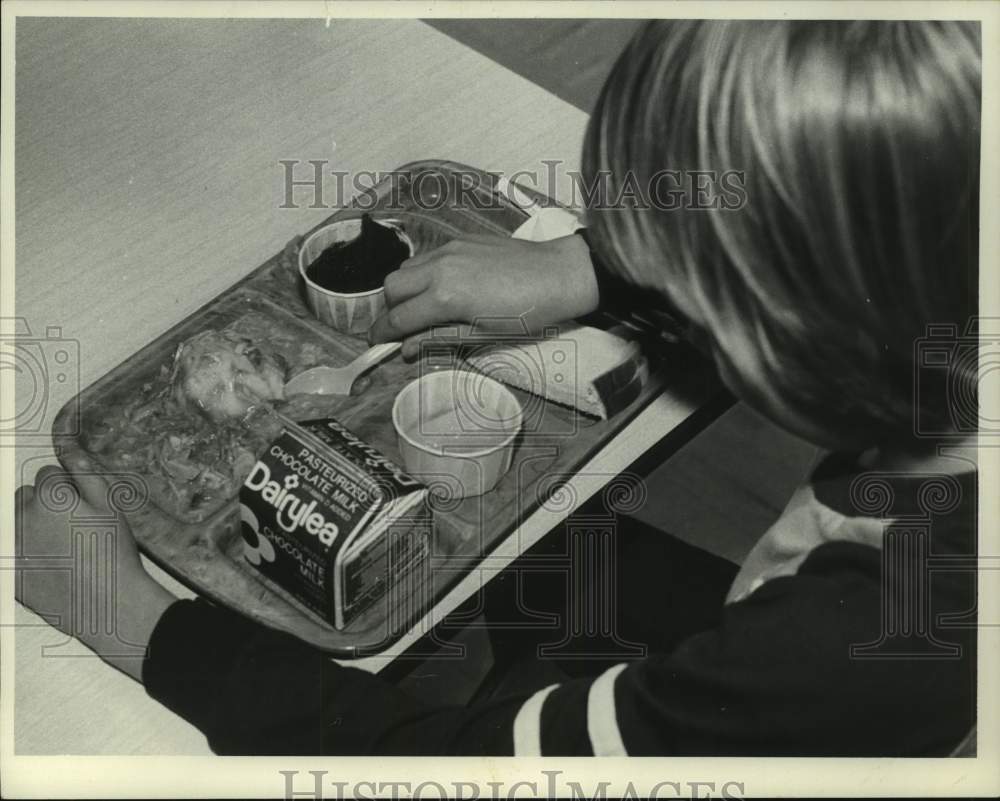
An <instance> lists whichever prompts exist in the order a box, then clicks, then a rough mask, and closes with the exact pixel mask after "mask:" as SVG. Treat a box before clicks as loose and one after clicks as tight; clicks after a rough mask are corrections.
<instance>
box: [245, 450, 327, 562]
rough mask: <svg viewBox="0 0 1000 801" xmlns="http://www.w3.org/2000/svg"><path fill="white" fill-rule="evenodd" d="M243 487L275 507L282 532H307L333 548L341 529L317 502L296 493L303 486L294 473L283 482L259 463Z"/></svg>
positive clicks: (276, 517) (264, 465)
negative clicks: (307, 499) (297, 530)
mask: <svg viewBox="0 0 1000 801" xmlns="http://www.w3.org/2000/svg"><path fill="white" fill-rule="evenodd" d="M243 486H245V487H246V488H247V489H250V490H253V491H254V492H258V493H260V497H261V500H263V501H264V502H265V503H267V504H269V505H271V506H273V507H274V510H275V514H274V519H275V521H276V522H277V523H278V525H279V526H280V527H281V528H282V530H284V531H287V532H289V533H290V532H292V531H295V530H296V529H300V528H301V529H305V530H306V531H307V532H309V533H310V534H312V535H313V536H315V537H318V538H319V541H320V542H322V543H323V544H324V545H326V546H330V545H333V542H334V540H335V539H336V538H337V534H338V533H339V532H340V529H339V528H338V527H337V524H336V523H331V522H329V521H327V519H326V517H324V515H323V513H322V512H319V511H317V510H316V505H317V504H316V501H315V500H312V501H309V502H308V503H306V502H305V501H303V500H302V498H300V497H299V496H298V495H297V494H296V493H294V492H293V490H295V489H298V486H299V477H298V476H297V475H295V474H294V473H292V474H290V475H288V476H285V480H284V481H283V482H281V483H279V482H277V481H275V480H273V479H272V478H271V470H270V468H269V467H268V466H267V465H266V464H264V463H263V462H257V464H255V465H254V468H253V470H252V471H250V475H249V476H247V480H246V481H245V482H244V484H243ZM255 564H256V563H255Z"/></svg>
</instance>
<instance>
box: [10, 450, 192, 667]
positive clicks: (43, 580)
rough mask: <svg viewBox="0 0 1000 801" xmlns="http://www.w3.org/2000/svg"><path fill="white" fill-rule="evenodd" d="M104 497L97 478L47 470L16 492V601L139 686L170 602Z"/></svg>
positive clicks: (104, 489) (103, 486)
mask: <svg viewBox="0 0 1000 801" xmlns="http://www.w3.org/2000/svg"><path fill="white" fill-rule="evenodd" d="M107 492H108V486H107V483H106V482H105V481H104V479H103V478H102V477H101V476H99V475H97V474H96V473H78V474H70V473H67V472H65V471H64V470H62V469H61V468H59V467H54V466H51V465H48V466H45V467H43V468H42V469H41V470H39V471H38V474H37V475H36V476H35V484H34V486H32V485H30V484H27V485H25V486H23V487H20V488H19V489H18V490H17V493H16V494H15V496H14V520H15V536H16V543H17V545H16V566H17V569H18V574H19V575H18V576H17V581H16V583H15V596H16V598H17V600H18V601H20V602H21V603H23V604H24V605H25V606H27V607H29V608H30V609H32V610H34V611H35V612H37V613H38V614H39V615H41V616H42V617H44V618H46V619H47V620H48V621H49V622H50V623H51V624H52V625H54V626H55V627H56V628H58V629H59V630H60V631H62V632H63V633H65V634H68V635H70V636H72V637H76V638H78V639H79V640H80V641H81V642H83V643H84V644H85V645H87V646H88V647H90V648H91V649H93V650H94V651H96V652H97V654H98V655H99V656H101V657H102V658H103V659H105V660H106V661H108V662H110V663H112V664H114V665H115V666H116V667H118V668H120V669H122V670H124V671H125V672H126V673H129V674H130V675H132V676H133V677H134V678H137V679H138V678H140V673H141V661H142V657H143V655H144V654H145V650H146V645H147V644H148V642H149V635H150V634H151V633H152V629H153V626H155V623H156V621H157V620H158V619H159V617H160V615H161V614H162V613H163V611H165V609H166V607H167V606H169V605H170V603H172V602H173V601H175V600H176V598H174V596H173V595H171V594H170V593H169V592H167V591H166V590H165V589H164V588H163V587H161V586H160V585H159V584H157V583H156V582H155V581H154V580H153V579H152V578H151V577H150V576H149V574H148V573H146V571H145V568H143V566H142V562H141V561H140V559H139V552H138V550H137V549H136V545H135V540H134V538H133V537H132V531H131V529H130V528H129V525H128V523H127V522H126V520H125V517H124V515H122V514H120V513H116V512H115V511H114V510H113V509H111V508H109V506H108V498H107ZM74 521H75V522H76V523H77V526H76V531H74V527H73V523H74Z"/></svg>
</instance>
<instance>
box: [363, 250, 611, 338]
mask: <svg viewBox="0 0 1000 801" xmlns="http://www.w3.org/2000/svg"><path fill="white" fill-rule="evenodd" d="M385 294H386V302H387V304H388V307H389V310H388V311H387V312H386V313H385V314H384V315H383V316H382V317H381V318H380V319H378V320H376V322H375V324H374V325H373V326H372V329H371V332H370V334H369V338H370V339H371V341H372V342H389V341H393V340H399V339H403V340H404V344H403V354H404V355H405V356H408V357H409V356H412V355H415V354H416V352H417V335H419V334H420V333H421V332H424V331H426V330H427V329H429V328H431V327H432V326H435V325H444V324H449V323H450V324H455V323H464V324H474V323H477V324H482V323H483V322H484V321H486V324H487V325H492V324H501V325H502V324H503V323H504V322H505V321H511V322H513V323H515V324H516V326H517V327H518V328H519V329H520V330H523V328H522V327H526V328H527V330H528V331H530V332H534V333H541V332H542V330H543V329H544V327H545V326H547V325H552V324H555V323H561V322H565V321H567V320H572V319H574V318H577V317H583V316H584V315H586V314H589V313H590V312H592V311H594V310H595V309H597V307H598V303H599V302H600V297H599V287H598V281H597V278H596V277H595V272H594V265H593V263H592V261H591V256H590V250H589V248H588V246H587V243H586V241H585V240H584V239H583V238H582V237H580V236H576V235H572V236H565V237H561V238H559V239H553V240H550V241H547V242H527V241H524V240H520V239H505V238H502V237H470V238H466V239H461V240H454V241H452V242H449V243H448V244H446V245H444V246H443V247H441V248H439V249H437V250H435V251H432V252H431V253H427V254H424V255H422V256H417V257H416V258H413V259H410V260H408V261H406V262H404V263H403V266H402V267H401V268H400V269H399V270H397V271H396V272H395V273H392V274H390V275H389V277H388V278H387V279H386V283H385Z"/></svg>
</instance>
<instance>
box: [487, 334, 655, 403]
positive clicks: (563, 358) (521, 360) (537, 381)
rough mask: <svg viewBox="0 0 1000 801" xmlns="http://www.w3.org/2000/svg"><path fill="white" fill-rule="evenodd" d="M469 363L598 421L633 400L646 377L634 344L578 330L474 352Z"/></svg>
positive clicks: (612, 336) (636, 345) (641, 359)
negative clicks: (591, 416) (597, 418)
mask: <svg viewBox="0 0 1000 801" xmlns="http://www.w3.org/2000/svg"><path fill="white" fill-rule="evenodd" d="M468 361H469V363H470V364H472V366H474V367H476V368H477V369H478V370H481V371H482V372H484V373H486V374H487V375H489V376H491V377H492V378H495V379H497V380H498V381H503V382H504V383H505V384H510V385H511V386H514V387H517V388H519V389H523V390H525V391H526V392H531V393H532V394H535V395H539V396H541V397H543V398H546V399H548V400H550V401H554V402H556V403H560V404H562V405H564V406H570V407H573V408H575V409H579V410H580V411H581V412H585V413H586V414H589V415H593V416H594V417H599V418H601V419H607V418H608V417H611V416H612V415H614V414H616V413H617V412H619V411H621V410H622V409H623V408H625V407H626V406H628V404H630V403H631V402H632V401H633V400H635V399H636V398H637V397H638V396H639V393H640V391H641V390H642V387H643V384H645V382H646V379H647V378H648V376H649V365H648V363H647V361H646V358H645V357H644V356H643V355H642V351H641V349H640V347H639V344H638V343H637V342H634V341H631V340H629V339H626V338H624V337H623V336H619V335H618V334H617V333H614V332H612V331H604V330H602V329H600V328H593V327H591V326H582V325H574V326H569V327H564V328H563V329H562V330H561V331H560V332H559V335H558V336H554V337H546V338H543V339H532V340H525V341H517V342H504V343H500V344H497V345H496V346H491V347H487V348H484V349H477V350H476V351H475V353H473V354H472V355H470V356H469V357H468Z"/></svg>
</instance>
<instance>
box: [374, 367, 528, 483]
mask: <svg viewBox="0 0 1000 801" xmlns="http://www.w3.org/2000/svg"><path fill="white" fill-rule="evenodd" d="M522 420H523V413H522V411H521V404H520V403H519V402H518V400H517V398H516V397H515V396H514V394H513V393H512V392H511V391H510V390H509V389H507V387H505V386H504V385H503V384H501V383H500V382H499V381H496V380H494V379H492V378H490V377H489V376H485V375H482V374H481V373H475V372H472V371H469V370H440V371H437V372H433V373H429V374H427V375H424V376H421V377H420V378H418V379H416V380H414V381H411V382H410V383H409V384H407V385H406V386H405V387H403V389H402V390H401V391H400V392H399V394H398V395H397V396H396V401H395V403H394V404H393V406H392V423H393V425H394V426H395V428H396V434H397V436H398V438H399V450H400V453H401V454H402V456H403V464H404V465H405V467H406V469H407V471H408V472H409V473H411V474H412V475H414V476H416V477H417V478H420V479H422V480H424V481H426V482H427V484H428V486H429V487H430V489H431V491H432V492H436V493H437V494H442V495H445V496H448V497H449V498H468V497H472V496H476V495H482V494H483V493H485V492H489V491H490V490H492V489H493V488H494V487H495V486H496V485H497V482H499V481H500V479H501V478H502V477H503V475H504V473H506V472H507V471H508V470H509V469H510V465H511V461H512V460H513V457H514V439H515V437H517V435H518V433H519V432H520V430H521V424H522Z"/></svg>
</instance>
